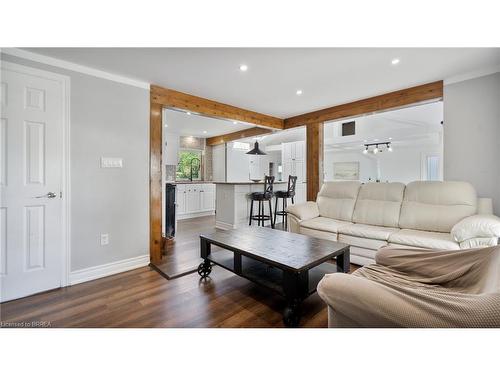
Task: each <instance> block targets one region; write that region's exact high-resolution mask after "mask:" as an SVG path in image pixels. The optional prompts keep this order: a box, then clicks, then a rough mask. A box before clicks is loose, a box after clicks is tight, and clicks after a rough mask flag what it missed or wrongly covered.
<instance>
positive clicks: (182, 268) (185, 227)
mask: <svg viewBox="0 0 500 375" xmlns="http://www.w3.org/2000/svg"><path fill="white" fill-rule="evenodd" d="M214 230H215V215H211V216H203V217H197V218H194V219H185V220H179V221H178V222H177V232H176V235H175V239H174V240H173V241H171V242H167V245H166V249H165V250H166V251H165V252H166V256H165V257H164V258H163V261H162V263H161V264H159V265H157V266H156V267H157V268H158V270H159V271H160V272H162V273H164V274H165V276H166V277H168V278H171V277H179V276H182V275H184V274H186V273H189V272H192V271H194V270H196V269H197V268H198V265H199V264H200V262H201V261H202V259H201V258H200V237H199V235H200V234H201V233H209V232H212V231H214Z"/></svg>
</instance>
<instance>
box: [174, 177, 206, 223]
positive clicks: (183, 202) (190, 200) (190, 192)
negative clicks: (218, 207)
mask: <svg viewBox="0 0 500 375" xmlns="http://www.w3.org/2000/svg"><path fill="white" fill-rule="evenodd" d="M176 204H177V207H176V214H177V219H178V220H182V219H188V218H191V217H197V216H204V215H213V213H214V210H215V185H214V184H207V183H205V184H196V183H195V184H177V188H176Z"/></svg>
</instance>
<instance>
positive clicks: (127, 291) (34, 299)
mask: <svg viewBox="0 0 500 375" xmlns="http://www.w3.org/2000/svg"><path fill="white" fill-rule="evenodd" d="M200 219H205V218H200ZM199 222H200V223H201V222H203V220H199ZM191 225H192V226H193V229H192V231H191V232H190V234H189V235H188V234H187V232H186V234H185V238H184V240H183V241H182V242H181V241H179V243H178V245H176V248H175V254H177V255H178V259H177V260H173V259H172V262H178V264H179V265H181V264H183V262H187V261H188V260H189V259H191V258H192V257H193V256H196V257H198V258H199V238H198V235H199V233H200V230H199V228H200V226H199V223H197V221H196V220H192V221H191ZM195 228H198V230H197V229H195ZM189 238H191V239H189ZM183 243H184V244H185V248H186V249H187V250H186V252H187V254H182V251H183V247H184V245H182V244H183ZM189 249H194V250H195V251H193V250H189ZM177 252H178V253H177ZM190 254H191V255H190ZM173 255H174V252H172V253H170V254H169V256H173ZM354 268H356V266H352V268H351V271H352V270H354ZM283 308H284V300H283V299H282V298H280V297H278V296H277V295H275V294H273V293H271V292H269V291H268V290H266V289H262V288H260V287H258V286H256V285H255V284H253V283H252V282H250V281H247V280H245V279H243V278H241V277H239V276H236V275H234V274H232V273H231V272H229V271H226V270H224V269H222V268H220V267H214V268H213V271H212V274H211V275H210V278H208V279H207V280H206V281H200V277H199V276H198V274H197V273H192V274H189V275H185V276H182V277H180V278H176V279H172V280H167V279H165V278H164V277H162V276H161V275H160V274H159V273H158V272H156V271H154V270H152V269H151V268H149V267H142V268H138V269H136V270H133V271H129V272H124V273H121V274H117V275H113V276H109V277H106V278H102V279H98V280H94V281H90V282H86V283H82V284H78V285H74V286H71V287H66V288H60V289H56V290H52V291H48V292H45V293H41V294H38V295H34V296H30V297H26V298H22V299H19V300H15V301H11V302H6V303H3V304H1V305H0V320H1V321H2V322H3V323H5V322H11V323H13V322H40V321H42V322H49V323H50V326H51V327H283V323H282V310H283ZM303 314H304V315H303V319H302V321H301V327H326V326H327V313H326V306H325V304H324V303H323V302H322V301H321V299H320V298H319V296H318V295H317V294H314V295H312V296H311V297H309V298H308V299H307V300H306V301H305V302H304V305H303ZM4 325H5V324H4Z"/></svg>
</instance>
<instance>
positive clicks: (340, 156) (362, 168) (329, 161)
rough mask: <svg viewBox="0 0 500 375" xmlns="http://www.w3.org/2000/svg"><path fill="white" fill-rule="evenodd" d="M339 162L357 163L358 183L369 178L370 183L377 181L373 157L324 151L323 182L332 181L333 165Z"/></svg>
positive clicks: (356, 153)
mask: <svg viewBox="0 0 500 375" xmlns="http://www.w3.org/2000/svg"><path fill="white" fill-rule="evenodd" d="M340 162H358V163H359V179H360V181H363V182H366V181H368V179H369V178H371V180H372V181H375V180H376V179H377V162H376V160H375V158H374V157H371V156H367V155H365V154H363V153H361V152H338V151H325V155H324V160H323V171H324V173H325V181H333V163H340Z"/></svg>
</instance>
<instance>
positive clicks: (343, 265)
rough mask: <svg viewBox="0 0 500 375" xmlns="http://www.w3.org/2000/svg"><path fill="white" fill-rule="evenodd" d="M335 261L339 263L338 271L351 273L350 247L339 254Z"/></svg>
mask: <svg viewBox="0 0 500 375" xmlns="http://www.w3.org/2000/svg"><path fill="white" fill-rule="evenodd" d="M335 262H336V263H337V272H344V273H349V271H350V269H351V259H350V251H349V249H347V250H345V251H344V253H343V254H340V255H337V257H336V258H335Z"/></svg>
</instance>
